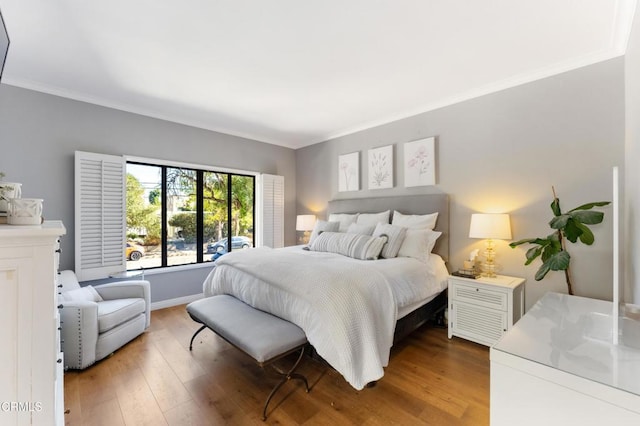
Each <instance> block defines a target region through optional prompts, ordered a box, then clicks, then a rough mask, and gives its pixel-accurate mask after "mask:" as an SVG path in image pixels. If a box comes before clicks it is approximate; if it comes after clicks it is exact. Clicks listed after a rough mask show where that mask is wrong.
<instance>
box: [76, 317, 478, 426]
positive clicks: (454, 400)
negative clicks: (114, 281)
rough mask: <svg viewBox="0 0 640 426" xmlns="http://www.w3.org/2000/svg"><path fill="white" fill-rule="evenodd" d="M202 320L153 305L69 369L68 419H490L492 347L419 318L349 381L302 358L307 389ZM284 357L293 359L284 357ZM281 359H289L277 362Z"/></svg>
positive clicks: (111, 421) (292, 422) (206, 421)
mask: <svg viewBox="0 0 640 426" xmlns="http://www.w3.org/2000/svg"><path fill="white" fill-rule="evenodd" d="M197 329H198V324H196V323H195V322H194V321H192V320H191V318H189V316H188V315H187V313H186V310H185V307H184V305H183V306H176V307H172V308H167V309H162V310H157V311H153V312H152V314H151V327H150V328H149V329H148V330H147V331H146V332H145V333H144V334H143V335H141V336H140V337H138V338H137V339H135V340H133V341H132V342H130V343H129V344H127V345H126V346H125V347H123V348H122V349H120V350H118V351H117V352H116V353H115V354H113V355H112V356H110V357H108V358H106V359H105V360H103V361H100V362H98V363H96V364H95V365H93V366H92V367H90V368H88V369H86V370H84V371H81V372H77V371H68V372H67V373H65V409H66V414H65V420H66V424H68V425H82V426H85V425H109V426H111V425H135V426H138V425H145V424H149V425H154V426H155V425H163V424H168V425H219V424H220V425H222V424H225V425H226V424H232V425H246V424H256V425H263V424H265V423H266V424H282V425H299V424H304V425H325V424H333V425H345V424H358V425H387V424H397V425H416V424H425V425H447V426H448V425H474V426H478V425H487V424H489V350H488V348H486V347H484V346H481V345H477V344H475V343H470V342H467V341H465V340H462V339H458V338H454V339H453V340H449V339H447V331H446V329H441V328H440V329H439V328H433V327H429V326H426V327H423V328H421V329H419V330H417V331H415V332H414V333H413V334H412V335H411V336H410V337H408V338H407V339H406V340H404V341H403V342H401V343H400V344H397V345H396V346H394V348H393V349H392V352H391V360H390V362H389V366H388V367H387V368H386V369H385V376H384V377H383V378H382V379H381V380H380V381H379V382H378V383H377V384H376V386H374V387H371V388H365V389H364V390H362V391H357V390H355V389H353V388H352V387H351V386H350V385H349V384H348V383H347V382H346V381H345V380H344V379H343V378H342V376H341V375H340V374H338V373H336V372H335V371H333V370H332V369H330V368H327V367H325V366H324V365H322V364H321V363H320V362H317V361H314V360H312V359H306V360H304V361H303V363H302V365H301V366H300V368H299V370H298V371H299V372H301V373H303V374H305V375H306V376H307V378H308V380H309V385H310V386H311V392H310V393H308V394H307V393H305V392H304V389H303V386H302V385H301V384H300V383H299V382H297V381H290V382H288V383H286V384H285V385H284V386H283V387H282V388H281V389H280V391H279V393H277V394H276V396H275V398H274V399H273V401H272V402H271V404H270V405H269V417H268V418H267V421H266V422H262V420H261V415H262V408H263V404H264V401H265V399H266V396H267V395H268V394H269V392H270V391H271V388H272V387H273V385H274V384H275V382H276V381H277V378H276V377H275V376H274V375H273V374H271V371H270V368H269V367H267V369H266V370H263V369H261V368H260V367H258V366H257V365H256V364H255V363H254V362H253V360H252V359H251V358H249V357H248V356H246V355H244V354H242V353H241V352H240V351H238V350H237V349H235V348H233V347H231V346H230V345H229V344H228V343H226V342H225V341H223V340H222V339H220V338H219V337H217V336H216V335H214V334H213V333H212V332H210V331H208V330H206V331H203V332H202V333H200V334H199V335H198V337H197V338H196V341H195V342H194V348H193V351H192V352H190V351H189V340H190V339H191V336H192V335H193V333H194V332H195V330H197ZM285 361H290V360H285ZM283 367H286V365H283Z"/></svg>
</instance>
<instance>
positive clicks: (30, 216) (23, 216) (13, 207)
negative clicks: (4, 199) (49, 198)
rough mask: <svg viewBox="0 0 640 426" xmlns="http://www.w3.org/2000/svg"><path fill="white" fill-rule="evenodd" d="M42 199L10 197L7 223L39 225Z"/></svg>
mask: <svg viewBox="0 0 640 426" xmlns="http://www.w3.org/2000/svg"><path fill="white" fill-rule="evenodd" d="M42 201H43V200H42V199H40V198H10V199H9V200H8V205H9V210H7V223H8V224H9V225H40V224H41V223H42Z"/></svg>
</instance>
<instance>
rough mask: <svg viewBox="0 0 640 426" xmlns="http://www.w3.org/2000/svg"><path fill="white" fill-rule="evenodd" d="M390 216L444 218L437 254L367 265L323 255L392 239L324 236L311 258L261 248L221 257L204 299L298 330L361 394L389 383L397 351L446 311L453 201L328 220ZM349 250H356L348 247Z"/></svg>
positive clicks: (392, 203) (335, 209)
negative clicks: (235, 302)
mask: <svg viewBox="0 0 640 426" xmlns="http://www.w3.org/2000/svg"><path fill="white" fill-rule="evenodd" d="M386 210H390V212H393V211H394V210H397V211H399V212H401V213H403V214H404V215H425V214H429V213H434V212H438V216H437V222H436V224H435V228H434V229H433V231H434V232H438V233H441V235H440V237H439V238H438V239H437V241H436V243H435V246H433V249H432V250H431V253H432V254H431V255H429V256H427V257H426V258H425V259H422V260H421V261H418V260H416V259H415V258H411V257H393V256H389V258H386V259H379V260H361V259H358V258H354V256H352V254H353V253H349V254H348V255H345V253H342V254H340V253H338V252H336V251H335V250H332V249H328V250H324V249H323V248H326V247H331V244H330V242H331V241H333V240H334V239H335V240H337V241H341V240H343V239H348V240H349V241H352V240H354V238H355V239H357V241H359V242H360V241H363V240H366V241H367V244H369V243H370V244H369V245H367V247H369V248H370V247H373V246H374V245H375V244H378V243H379V240H380V239H384V241H385V242H390V241H389V236H388V235H387V234H384V235H381V236H380V235H379V236H378V237H376V236H375V235H374V236H373V237H366V238H364V237H362V238H360V237H354V236H353V235H351V234H344V233H339V232H325V233H322V234H320V236H319V237H317V238H316V240H315V241H314V242H312V243H311V244H310V247H311V250H305V249H304V247H302V246H293V247H285V248H282V249H270V248H268V247H260V248H255V249H251V250H242V251H237V252H231V253H229V254H227V255H225V256H222V257H221V258H219V259H218V260H217V261H216V264H215V267H214V269H213V270H212V271H211V273H210V274H209V276H208V277H207V279H206V280H205V282H204V284H203V290H204V294H205V296H213V295H217V294H230V295H232V296H234V297H236V298H238V299H239V300H241V301H243V302H245V303H247V304H249V305H250V306H252V307H254V308H256V309H259V310H263V311H266V312H269V313H272V314H274V315H276V316H278V317H280V318H283V319H285V320H287V321H290V322H292V323H294V324H296V325H298V326H299V327H301V328H302V329H303V330H304V332H305V334H306V335H307V338H308V340H309V342H310V344H311V345H313V347H314V350H315V351H316V352H317V353H318V354H319V355H320V356H321V357H322V358H323V359H324V360H325V361H327V362H328V363H329V364H330V365H331V366H332V367H333V368H334V369H335V370H337V371H338V372H340V373H341V374H342V375H343V377H344V378H345V380H346V381H347V382H348V383H350V384H351V385H352V386H353V387H354V388H356V389H362V388H363V387H364V386H366V385H367V384H368V383H371V382H375V381H377V380H379V379H380V378H381V377H382V376H383V375H384V367H385V366H386V365H387V364H388V361H389V354H390V349H391V346H392V345H393V343H394V342H397V341H398V340H399V339H401V338H403V337H405V336H406V335H407V334H409V333H410V332H411V331H413V330H414V329H416V328H417V327H419V326H420V325H422V324H424V323H425V322H426V321H428V319H429V318H430V317H431V316H432V315H433V313H434V312H435V311H436V310H438V309H440V308H441V307H443V306H445V305H446V281H447V275H448V273H447V268H446V266H445V262H446V260H447V259H448V251H449V244H448V240H449V239H448V234H449V212H448V197H447V195H445V194H430V195H415V196H405V197H379V198H367V199H349V200H334V201H331V202H330V203H329V207H328V212H327V217H329V216H330V215H331V214H334V216H335V215H336V214H338V213H339V214H350V213H361V214H363V213H377V212H382V211H386ZM399 216H400V215H398V217H399ZM391 220H392V218H391V217H390V218H389V221H391ZM396 229H397V227H396ZM358 238H359V239H358ZM322 241H325V242H326V241H329V245H328V246H323V245H322ZM354 241H355V240H354ZM376 241H377V242H376ZM341 244H342V243H341ZM388 246H389V245H387V244H385V247H388ZM349 247H351V248H353V247H355V245H354V244H352V242H350V243H349ZM369 248H368V249H367V250H369ZM356 257H357V256H356ZM427 278H428V279H427Z"/></svg>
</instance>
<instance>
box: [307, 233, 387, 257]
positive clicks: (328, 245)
mask: <svg viewBox="0 0 640 426" xmlns="http://www.w3.org/2000/svg"><path fill="white" fill-rule="evenodd" d="M386 242H387V238H386V237H371V236H368V235H362V234H346V233H343V232H323V233H322V234H320V235H318V237H317V238H316V239H315V240H314V241H313V243H312V244H311V245H310V246H309V250H311V251H321V252H328V253H336V254H341V255H343V256H349V257H352V258H354V259H360V260H375V259H377V258H378V257H379V256H380V252H381V251H382V247H383V246H384V244H385V243H386Z"/></svg>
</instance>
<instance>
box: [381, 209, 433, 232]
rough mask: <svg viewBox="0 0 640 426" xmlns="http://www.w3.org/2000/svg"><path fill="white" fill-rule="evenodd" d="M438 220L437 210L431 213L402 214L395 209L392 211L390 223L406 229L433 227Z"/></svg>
mask: <svg viewBox="0 0 640 426" xmlns="http://www.w3.org/2000/svg"><path fill="white" fill-rule="evenodd" d="M437 220H438V212H435V213H431V214H423V215H418V214H402V213H400V212H399V211H397V210H395V211H394V212H393V220H392V221H391V224H392V225H397V226H404V227H405V228H408V229H434V228H435V227H436V222H437Z"/></svg>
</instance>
